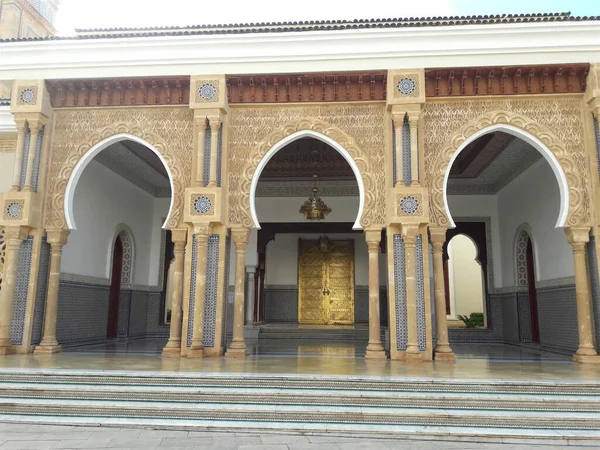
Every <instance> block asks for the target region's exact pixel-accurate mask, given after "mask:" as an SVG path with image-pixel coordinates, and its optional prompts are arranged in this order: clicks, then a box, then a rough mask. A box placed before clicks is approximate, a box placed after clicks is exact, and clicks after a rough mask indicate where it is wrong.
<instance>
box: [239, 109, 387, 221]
mask: <svg viewBox="0 0 600 450" xmlns="http://www.w3.org/2000/svg"><path fill="white" fill-rule="evenodd" d="M339 117H340V116H338V120H339ZM381 117H382V118H383V114H382V116H381ZM381 127H382V130H381V132H382V134H381V135H380V136H381V139H382V142H383V120H381ZM348 128H349V129H351V128H352V124H351V123H348ZM348 128H346V127H344V129H342V127H341V126H338V125H336V124H333V123H331V121H329V120H323V119H322V118H319V117H314V116H305V117H301V118H298V119H296V120H291V121H287V122H286V123H284V124H282V125H280V126H279V127H276V128H275V129H272V130H270V132H268V133H267V134H264V133H263V134H261V135H260V136H257V138H256V145H254V148H252V149H247V148H244V149H242V148H240V149H239V150H238V149H237V148H236V145H235V137H234V138H233V143H232V142H231V140H230V148H229V153H230V154H229V158H230V164H229V168H230V173H229V195H228V197H229V223H230V225H241V226H244V227H253V226H254V221H253V219H252V215H251V209H250V191H251V187H252V178H253V177H254V174H255V172H256V170H257V168H258V166H259V164H260V162H261V161H262V159H263V158H264V157H265V155H266V154H267V153H268V152H269V150H270V149H271V148H273V146H275V145H277V143H278V142H280V141H281V140H282V139H284V138H286V137H288V136H291V135H292V134H294V133H298V132H301V131H307V130H309V131H314V132H316V133H319V134H321V135H323V136H326V137H328V138H330V139H331V140H333V141H335V142H336V143H337V144H339V145H340V146H341V147H343V148H344V149H345V150H346V151H347V152H348V154H349V155H350V156H351V158H352V160H353V161H354V163H355V164H356V166H357V168H358V170H359V172H360V174H361V180H362V183H363V185H364V210H363V215H362V217H361V220H360V224H361V226H363V227H369V226H373V225H385V220H386V218H385V211H386V209H385V178H384V173H385V171H384V163H383V161H384V156H383V152H384V145H381V146H380V147H379V148H377V149H374V150H373V151H372V152H369V150H370V149H364V148H361V147H360V146H359V145H358V143H357V141H358V139H356V137H355V136H352V135H351V134H350V133H349V132H348ZM359 128H360V127H359ZM361 131H362V130H359V131H358V132H359V133H360V132H361ZM238 132H240V131H239V130H238ZM367 137H368V136H367ZM242 151H244V152H245V153H246V154H247V156H248V157H247V158H244V157H243V155H241V154H239V153H241V152H242ZM378 153H380V155H379V154H378ZM240 163H243V166H242V164H240ZM240 166H241V167H240ZM379 178H382V179H379Z"/></svg>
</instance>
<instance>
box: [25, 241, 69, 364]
mask: <svg viewBox="0 0 600 450" xmlns="http://www.w3.org/2000/svg"><path fill="white" fill-rule="evenodd" d="M68 237H69V231H68V230H48V232H47V240H48V243H49V244H50V274H49V277H48V292H47V294H46V307H45V309H44V335H43V338H42V342H41V343H40V345H38V346H37V347H36V348H35V351H34V353H36V354H40V353H58V352H60V351H61V347H60V345H59V343H58V341H57V340H56V321H57V319H58V290H59V287H60V260H61V256H62V249H63V247H64V245H65V244H66V243H67V238H68Z"/></svg>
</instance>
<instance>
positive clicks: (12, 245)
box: [0, 226, 29, 355]
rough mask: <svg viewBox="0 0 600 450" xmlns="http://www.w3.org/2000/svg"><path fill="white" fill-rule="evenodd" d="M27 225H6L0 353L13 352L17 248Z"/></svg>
mask: <svg viewBox="0 0 600 450" xmlns="http://www.w3.org/2000/svg"><path fill="white" fill-rule="evenodd" d="M28 231H29V230H28V228H27V227H19V226H17V227H6V230H5V239H6V252H5V254H4V278H3V279H2V290H0V355H8V354H10V353H14V349H13V347H12V345H11V341H10V331H11V325H12V316H13V305H14V301H15V287H16V285H17V268H18V267H19V250H20V249H21V242H23V240H24V239H26V238H27V233H28Z"/></svg>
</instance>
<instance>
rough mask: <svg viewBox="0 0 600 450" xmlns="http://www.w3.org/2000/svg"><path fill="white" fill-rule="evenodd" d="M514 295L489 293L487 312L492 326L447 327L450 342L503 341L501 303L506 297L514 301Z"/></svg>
mask: <svg viewBox="0 0 600 450" xmlns="http://www.w3.org/2000/svg"><path fill="white" fill-rule="evenodd" d="M514 296H515V295H514V293H509V294H490V296H489V297H490V310H489V311H488V314H489V315H490V317H491V318H492V326H491V327H490V328H450V329H448V337H449V341H450V343H451V344H452V343H473V344H476V343H484V342H488V343H503V342H504V333H503V330H504V328H503V321H502V305H503V301H505V300H506V299H507V298H509V299H510V298H512V299H513V300H512V301H513V302H514Z"/></svg>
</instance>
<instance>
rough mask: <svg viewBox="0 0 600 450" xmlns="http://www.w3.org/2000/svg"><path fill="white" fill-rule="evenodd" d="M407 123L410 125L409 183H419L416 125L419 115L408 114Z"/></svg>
mask: <svg viewBox="0 0 600 450" xmlns="http://www.w3.org/2000/svg"><path fill="white" fill-rule="evenodd" d="M408 125H409V127H410V173H411V177H412V178H411V184H412V185H418V184H419V139H418V133H417V130H418V125H419V115H418V114H411V113H409V114H408Z"/></svg>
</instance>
